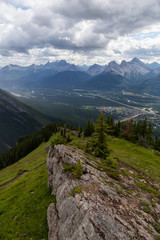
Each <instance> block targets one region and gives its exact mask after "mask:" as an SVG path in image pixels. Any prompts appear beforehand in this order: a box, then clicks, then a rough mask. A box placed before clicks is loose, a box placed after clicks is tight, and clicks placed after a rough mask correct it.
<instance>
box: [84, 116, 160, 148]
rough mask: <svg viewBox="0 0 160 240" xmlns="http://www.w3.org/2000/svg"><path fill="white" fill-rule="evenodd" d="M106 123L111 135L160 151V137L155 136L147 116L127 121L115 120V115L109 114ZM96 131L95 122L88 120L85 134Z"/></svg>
mask: <svg viewBox="0 0 160 240" xmlns="http://www.w3.org/2000/svg"><path fill="white" fill-rule="evenodd" d="M106 124H107V125H108V130H107V133H108V134H109V135H112V136H115V137H118V138H124V139H126V140H128V141H131V142H133V143H136V144H138V145H140V146H142V147H149V148H153V149H155V150H158V151H160V138H159V137H153V125H152V123H151V122H150V121H148V119H147V118H145V119H144V120H138V121H136V122H134V121H133V120H132V119H130V120H128V121H125V122H121V121H117V122H115V121H114V119H113V117H111V116H109V117H108V118H106ZM94 131H95V124H94V123H93V121H91V120H88V122H87V124H86V126H85V128H84V136H85V137H87V136H91V135H92V133H93V132H94Z"/></svg>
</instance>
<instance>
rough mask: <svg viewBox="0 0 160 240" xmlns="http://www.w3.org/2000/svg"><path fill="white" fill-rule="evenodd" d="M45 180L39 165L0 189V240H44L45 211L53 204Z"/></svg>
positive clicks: (45, 232) (45, 233) (43, 172)
mask: <svg viewBox="0 0 160 240" xmlns="http://www.w3.org/2000/svg"><path fill="white" fill-rule="evenodd" d="M47 178H48V176H47V171H46V166H42V167H40V168H39V169H37V170H35V171H34V172H29V173H26V174H25V175H23V176H22V177H21V178H19V179H17V180H16V181H15V182H13V183H11V184H9V185H8V186H6V187H3V188H1V189H0V229H1V233H0V239H5V240H11V239H14V240H21V239H34V240H40V239H46V240H47V208H48V206H49V204H50V202H54V201H55V198H54V197H53V196H51V195H50V191H49V189H48V187H47Z"/></svg>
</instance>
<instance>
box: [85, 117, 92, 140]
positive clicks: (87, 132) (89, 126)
mask: <svg viewBox="0 0 160 240" xmlns="http://www.w3.org/2000/svg"><path fill="white" fill-rule="evenodd" d="M92 133H94V124H93V122H92V121H90V120H88V122H87V124H86V126H85V128H84V137H89V136H91V135H92Z"/></svg>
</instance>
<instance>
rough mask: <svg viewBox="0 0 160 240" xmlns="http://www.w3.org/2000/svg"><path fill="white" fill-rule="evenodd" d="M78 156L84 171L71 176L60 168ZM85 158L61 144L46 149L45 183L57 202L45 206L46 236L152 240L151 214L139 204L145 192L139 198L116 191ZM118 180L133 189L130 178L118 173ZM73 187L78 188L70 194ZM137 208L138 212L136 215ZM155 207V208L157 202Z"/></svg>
mask: <svg viewBox="0 0 160 240" xmlns="http://www.w3.org/2000/svg"><path fill="white" fill-rule="evenodd" d="M78 159H81V163H82V165H83V166H86V168H87V170H88V171H87V174H83V175H82V176H81V178H80V179H71V178H70V177H68V176H67V174H65V173H64V172H63V163H67V164H76V163H77V161H78ZM87 161H88V162H89V160H87ZM87 161H86V156H83V153H82V151H78V150H76V151H75V150H73V149H72V148H69V147H66V146H64V145H57V146H55V147H54V149H51V148H50V149H49V152H48V158H47V169H48V185H49V186H50V187H52V194H55V195H56V200H57V203H56V206H55V205H54V204H53V203H52V204H50V206H49V207H48V213H47V220H48V229H49V232H48V239H49V240H131V239H135V240H137V239H138V240H141V239H143V240H154V238H153V235H152V234H151V232H152V233H153V234H155V235H158V233H157V232H156V231H155V229H154V228H153V226H152V221H151V220H149V219H151V218H152V217H151V216H150V215H148V214H147V213H145V212H143V211H142V209H141V207H140V204H139V202H140V201H142V200H143V199H144V197H145V198H146V199H147V194H146V195H145V194H143V196H142V198H141V199H139V197H137V196H136V195H135V196H132V195H128V196H126V195H124V196H121V195H119V194H118V193H117V190H118V191H120V190H121V185H120V184H119V183H118V182H117V181H116V180H113V179H110V178H109V176H107V175H105V173H104V174H102V172H100V171H98V170H97V169H96V168H95V165H94V164H92V163H91V162H89V164H87V163H86V162H87ZM105 176H106V178H105V179H107V181H108V182H111V181H112V182H113V187H111V186H109V184H107V183H106V181H105V180H104V177H105ZM121 181H123V186H125V187H126V186H127V188H130V187H133V186H134V191H136V190H135V189H136V185H134V184H135V183H134V181H130V180H129V179H127V177H122V178H121ZM74 187H77V189H81V190H82V191H78V192H77V193H76V191H75V192H74V194H73V189H74ZM123 191H124V190H123ZM123 191H122V192H123ZM146 201H147V200H146ZM139 208H140V209H139ZM137 211H139V212H142V214H141V215H137ZM156 211H157V213H158V212H159V205H158V204H157V205H156ZM147 216H148V217H147ZM149 216H150V217H149ZM147 219H148V220H147ZM147 229H150V231H151V232H150V231H147Z"/></svg>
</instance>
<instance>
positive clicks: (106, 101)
mask: <svg viewBox="0 0 160 240" xmlns="http://www.w3.org/2000/svg"><path fill="white" fill-rule="evenodd" d="M14 94H15V95H19V97H18V99H19V100H21V101H22V102H24V103H26V104H28V105H30V106H32V107H34V108H35V109H36V110H38V111H42V112H43V113H44V114H47V115H50V116H52V117H53V116H54V117H56V118H58V119H60V120H61V121H62V122H63V121H66V122H67V123H69V124H74V125H76V126H81V127H83V126H84V125H85V123H86V121H87V120H88V119H92V120H93V121H95V120H96V118H97V114H98V113H99V111H100V110H103V111H104V112H106V115H107V116H113V117H114V119H115V121H118V120H120V121H121V122H123V121H126V120H129V119H133V120H134V121H136V120H143V119H144V118H145V117H147V119H148V120H149V121H151V122H152V124H153V126H154V130H155V133H156V134H157V135H158V134H159V133H160V107H159V106H160V98H159V97H158V96H152V95H149V94H135V93H132V92H125V91H124V90H122V91H121V92H117V91H116V92H107V91H100V90H99V91H98V90H82V89H73V90H72V91H64V90H54V89H47V88H45V89H35V90H32V91H30V90H29V89H28V91H26V90H25V89H17V90H16V93H14ZM22 96H23V97H22ZM62 112H63V114H61V113H62ZM82 115H83V117H82ZM71 116H72V117H71Z"/></svg>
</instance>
